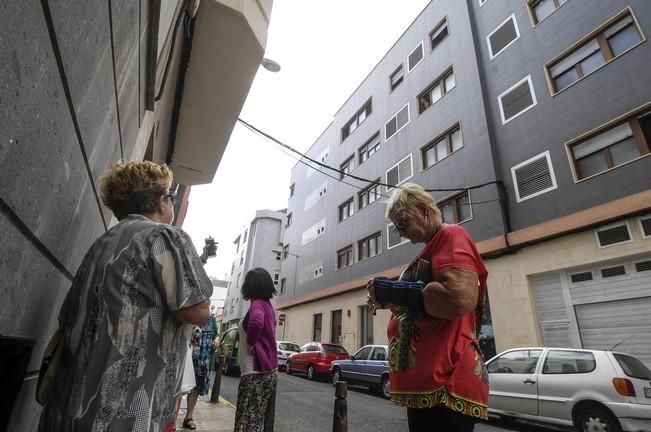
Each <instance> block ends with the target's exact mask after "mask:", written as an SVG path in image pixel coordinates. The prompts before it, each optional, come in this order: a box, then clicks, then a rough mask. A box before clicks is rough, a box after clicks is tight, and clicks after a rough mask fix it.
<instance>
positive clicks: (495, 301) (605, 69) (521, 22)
mask: <svg viewBox="0 0 651 432" xmlns="http://www.w3.org/2000/svg"><path fill="white" fill-rule="evenodd" d="M649 32H651V2H648V1H646V0H631V1H609V0H538V1H535V0H529V1H525V0H466V1H454V2H450V1H444V0H433V1H431V2H430V3H429V4H428V5H427V6H426V7H425V9H424V10H423V11H422V12H421V14H420V15H419V16H418V17H417V18H416V19H415V21H414V22H413V23H412V24H411V25H410V27H409V28H407V29H406V31H405V32H404V34H403V35H402V36H401V37H400V39H399V40H398V41H396V43H395V44H394V45H393V46H392V47H391V49H390V50H389V51H388V52H387V53H386V54H385V56H384V57H383V58H382V59H381V60H380V62H379V63H378V64H377V65H376V66H375V68H374V69H373V70H371V71H370V72H369V74H368V76H367V77H366V78H365V79H364V80H363V81H362V83H361V84H360V85H359V87H358V88H357V89H356V90H355V92H354V93H353V94H352V95H350V97H349V98H348V100H347V101H346V102H345V103H344V104H343V106H342V107H341V108H340V110H339V111H338V112H337V113H336V114H335V117H334V120H333V121H332V123H331V124H330V125H329V126H328V127H327V128H326V129H325V130H324V131H323V133H322V135H321V136H320V137H319V138H318V139H317V140H316V142H314V144H313V145H312V146H311V147H310V149H309V150H308V151H307V152H306V157H305V158H303V159H302V160H301V161H300V163H299V164H297V165H296V166H295V167H294V168H293V170H292V175H291V185H290V197H289V200H288V208H287V213H288V216H287V221H286V225H287V227H286V229H285V237H284V252H285V253H284V255H283V256H282V257H281V258H282V259H283V266H282V272H281V280H286V281H287V282H286V283H287V289H284V290H283V292H282V293H281V294H280V295H279V297H278V298H277V300H276V302H277V305H276V306H277V308H278V309H279V310H281V311H282V312H283V313H284V314H286V329H285V330H286V339H287V340H294V341H296V342H298V343H299V344H300V343H304V342H307V341H309V340H314V339H316V340H323V341H331V342H338V343H342V344H343V345H344V346H345V347H346V348H347V349H349V350H354V349H356V348H358V347H360V346H361V345H364V344H366V343H371V342H374V343H386V332H385V329H386V323H387V320H388V312H386V311H378V313H377V315H375V316H373V315H372V314H370V313H369V311H368V309H367V308H366V305H365V302H366V292H365V290H364V288H363V287H364V284H365V283H366V281H367V280H368V279H369V278H370V277H373V276H375V275H385V276H397V275H398V274H399V272H400V270H401V269H402V266H404V265H405V264H407V263H408V262H409V260H410V259H411V258H412V257H413V256H414V255H415V254H416V253H417V252H418V251H419V250H420V248H421V246H422V245H411V244H409V243H407V242H405V240H404V239H401V238H400V237H399V235H398V234H397V233H396V232H395V231H394V230H393V229H392V226H391V225H390V224H389V223H388V222H387V220H386V219H385V218H384V212H385V209H386V206H385V204H384V201H385V200H386V198H387V197H388V196H389V195H390V194H391V192H392V190H391V189H392V186H395V185H399V184H401V183H403V182H407V181H409V182H415V183H419V184H421V185H422V186H424V187H425V188H426V189H430V190H432V195H433V196H434V198H436V199H437V200H438V203H439V206H440V207H441V210H442V212H443V216H444V220H445V221H446V222H448V223H459V224H463V226H464V227H466V228H467V229H468V230H469V231H470V232H471V233H472V235H473V237H474V239H475V241H476V242H477V243H478V246H479V249H480V251H481V253H482V255H483V256H484V258H485V260H486V265H487V267H488V269H489V272H490V275H489V281H488V282H489V284H488V285H489V297H490V314H489V315H488V316H487V317H485V318H486V319H487V320H491V319H492V326H493V328H494V334H495V341H496V345H497V349H498V350H501V349H506V348H509V347H515V346H526V345H529V346H531V345H549V346H571V347H586V348H608V347H611V346H612V345H614V344H616V343H620V342H621V343H622V344H621V345H620V346H619V349H621V350H624V351H628V352H631V353H633V354H636V355H638V356H640V358H642V359H643V360H644V361H646V362H648V363H651V315H650V314H648V310H651V271H650V270H651V158H647V156H648V155H649V146H650V145H651V115H650V113H651V74H650V73H649V70H651V47H650V46H649V44H648V42H647V34H649ZM308 158H309V159H311V160H308ZM315 162H318V163H323V165H327V166H328V167H332V168H334V169H328V168H327V167H324V166H321V165H319V164H318V163H315ZM349 174H351V175H352V176H354V177H351V176H349ZM285 263H287V264H288V265H285ZM293 266H297V270H298V271H295V270H294V268H293ZM295 274H298V275H300V276H299V277H298V278H296V277H294V275H295ZM631 336H632V337H631Z"/></svg>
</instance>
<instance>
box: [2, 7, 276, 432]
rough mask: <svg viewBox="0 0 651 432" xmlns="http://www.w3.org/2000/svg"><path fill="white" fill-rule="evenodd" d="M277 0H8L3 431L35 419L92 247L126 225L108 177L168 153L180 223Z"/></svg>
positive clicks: (209, 169) (248, 79)
mask: <svg viewBox="0 0 651 432" xmlns="http://www.w3.org/2000/svg"><path fill="white" fill-rule="evenodd" d="M271 7H272V0H261V1H256V2H237V1H215V0H213V1H201V2H200V3H199V2H196V1H186V0H169V1H164V2H160V1H146V0H141V1H129V2H118V1H108V2H106V1H72V2H62V1H41V2H36V1H27V2H3V3H2V8H3V12H2V15H1V16H0V28H1V30H0V32H2V34H1V36H0V52H1V53H2V57H3V58H5V59H7V61H6V62H4V64H3V66H2V67H0V79H1V81H2V83H3V84H2V86H0V124H1V125H2V127H0V238H2V240H3V248H2V251H0V268H1V270H2V271H1V273H2V279H1V281H0V296H1V297H2V298H3V299H4V302H3V307H2V308H1V309H0V364H2V367H1V368H0V381H1V382H2V383H3V388H2V390H1V391H2V400H3V401H4V402H3V404H2V406H1V407H0V429H1V430H5V429H6V430H21V431H33V430H36V425H37V423H38V419H39V412H40V407H39V406H38V405H37V404H36V401H35V399H34V392H35V386H36V378H37V376H38V370H39V367H40V361H41V357H42V353H43V350H44V348H45V345H46V343H47V341H48V340H49V338H50V336H51V335H52V333H54V330H55V329H56V327H57V325H58V323H57V318H58V316H57V315H58V312H59V309H60V306H61V303H62V301H63V299H64V297H65V295H66V293H67V291H68V288H69V286H70V283H71V281H72V279H73V277H74V274H75V272H76V271H77V267H78V266H79V264H80V262H81V260H82V258H83V256H84V254H85V253H86V251H87V250H88V248H89V247H90V245H91V244H92V242H93V241H94V240H95V239H96V238H97V237H98V236H100V235H101V234H102V233H104V232H105V231H106V230H107V229H108V228H109V227H110V226H111V225H112V224H113V223H115V220H114V218H113V217H112V215H111V213H110V211H109V210H108V209H107V208H105V207H103V206H102V204H101V200H100V197H99V192H98V186H97V182H98V179H99V177H100V176H101V175H102V173H103V172H104V171H105V170H106V169H107V168H108V167H109V166H111V165H112V164H113V163H115V162H116V161H118V160H120V159H122V160H125V161H140V160H143V159H146V160H153V161H155V162H165V163H167V164H169V165H170V166H171V167H172V169H173V171H174V177H175V178H174V181H175V183H176V184H177V185H178V187H179V189H178V191H179V196H180V198H181V200H180V203H179V204H178V205H177V208H176V210H177V215H178V217H177V222H176V223H177V225H178V224H180V223H182V220H183V216H184V214H185V209H186V207H187V194H188V193H189V188H190V187H191V186H192V185H195V184H202V183H208V182H210V181H211V180H212V177H213V175H214V173H215V171H216V169H217V166H218V164H219V161H220V158H221V155H222V153H223V152H224V148H225V146H226V144H227V142H228V139H229V137H230V134H231V131H232V129H233V127H234V123H235V120H234V119H236V118H237V115H238V114H239V112H240V110H241V108H242V106H243V104H244V100H245V99H246V95H247V93H248V91H249V88H250V87H251V84H252V81H253V78H254V76H255V74H256V72H257V70H258V66H259V65H260V63H261V61H262V59H263V54H264V49H265V46H266V38H267V27H268V25H269V17H270V14H271ZM234 40H235V41H237V48H235V47H234V45H233V41H234ZM191 58H192V61H190V59H191ZM5 402H6V403H5ZM12 408H13V409H12Z"/></svg>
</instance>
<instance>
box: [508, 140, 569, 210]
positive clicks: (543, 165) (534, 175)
mask: <svg viewBox="0 0 651 432" xmlns="http://www.w3.org/2000/svg"><path fill="white" fill-rule="evenodd" d="M511 176H512V178H513V187H514V189H515V200H516V201H517V202H522V201H525V200H528V199H530V198H533V197H537V196H538V195H542V194H544V193H547V192H549V191H551V190H554V189H556V188H557V187H558V186H557V184H556V176H555V175H554V167H553V166H552V160H551V157H550V154H549V150H547V151H546V152H544V153H541V154H539V155H536V156H534V157H532V158H529V159H527V160H526V161H524V162H522V163H519V164H518V165H516V166H514V167H513V168H511Z"/></svg>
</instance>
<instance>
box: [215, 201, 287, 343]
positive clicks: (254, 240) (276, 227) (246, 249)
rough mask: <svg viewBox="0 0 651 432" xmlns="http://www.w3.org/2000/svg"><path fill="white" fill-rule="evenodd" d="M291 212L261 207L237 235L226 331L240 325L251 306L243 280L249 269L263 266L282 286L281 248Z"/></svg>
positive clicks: (224, 327)
mask: <svg viewBox="0 0 651 432" xmlns="http://www.w3.org/2000/svg"><path fill="white" fill-rule="evenodd" d="M286 215H287V213H286V212H285V210H284V209H283V210H277V211H276V210H258V211H256V212H255V217H254V218H253V219H252V220H251V222H250V223H249V225H248V226H247V227H245V228H244V230H243V231H242V232H241V233H240V234H239V235H238V236H237V237H236V238H235V240H234V241H233V245H234V247H235V254H234V256H233V263H232V265H231V271H230V275H229V276H228V284H227V288H228V290H227V292H226V298H225V300H224V312H223V315H222V327H221V329H222V331H224V330H227V329H228V328H230V327H233V326H235V325H237V324H238V323H239V322H240V320H241V319H243V318H244V315H246V312H247V311H248V310H249V302H248V301H245V300H244V299H242V293H241V288H242V283H244V276H245V275H246V273H247V272H248V271H249V270H252V269H254V268H256V267H262V268H264V269H265V270H267V271H268V272H269V274H270V275H271V277H272V278H273V280H274V284H275V285H276V286H277V288H276V289H277V290H279V289H280V264H281V262H280V251H281V249H282V246H283V242H282V238H283V232H284V228H285V227H284V224H285V220H286Z"/></svg>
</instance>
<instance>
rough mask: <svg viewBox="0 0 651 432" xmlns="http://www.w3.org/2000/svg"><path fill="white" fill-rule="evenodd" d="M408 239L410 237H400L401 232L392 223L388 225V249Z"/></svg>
mask: <svg viewBox="0 0 651 432" xmlns="http://www.w3.org/2000/svg"><path fill="white" fill-rule="evenodd" d="M408 241H409V239H406V238H403V237H400V232H399V231H398V230H397V229H396V227H395V226H394V225H393V224H392V223H390V224H388V225H387V249H392V248H394V247H396V246H399V245H401V244H403V243H407V242H408Z"/></svg>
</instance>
